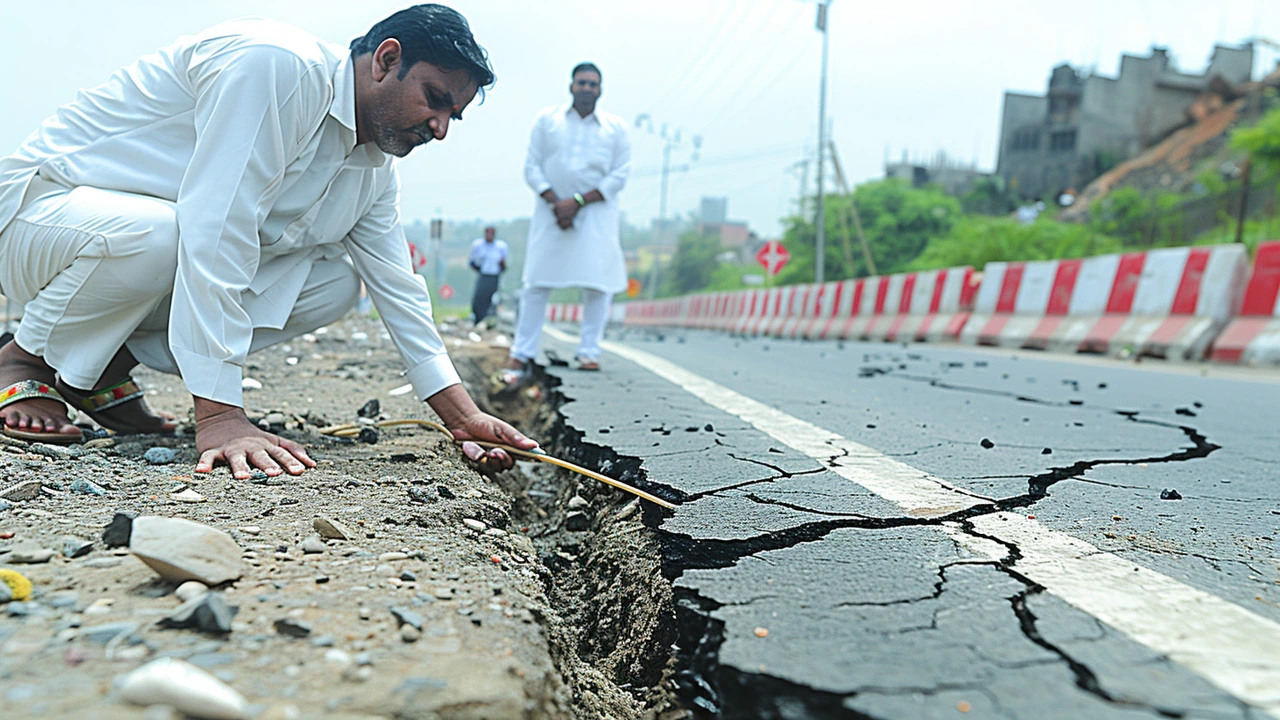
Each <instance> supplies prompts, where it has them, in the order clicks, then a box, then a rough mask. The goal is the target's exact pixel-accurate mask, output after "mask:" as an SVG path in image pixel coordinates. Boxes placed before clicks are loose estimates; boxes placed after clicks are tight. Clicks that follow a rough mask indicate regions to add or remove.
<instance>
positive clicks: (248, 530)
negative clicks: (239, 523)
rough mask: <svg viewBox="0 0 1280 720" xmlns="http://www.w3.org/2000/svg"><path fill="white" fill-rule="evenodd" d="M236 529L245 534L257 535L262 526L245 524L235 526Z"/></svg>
mask: <svg viewBox="0 0 1280 720" xmlns="http://www.w3.org/2000/svg"><path fill="white" fill-rule="evenodd" d="M236 531H237V532H242V533H244V534H245V535H257V534H259V533H261V532H262V528H260V527H258V526H257V525H245V526H244V527H238V528H236Z"/></svg>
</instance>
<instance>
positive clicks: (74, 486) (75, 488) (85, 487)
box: [70, 478, 107, 495]
mask: <svg viewBox="0 0 1280 720" xmlns="http://www.w3.org/2000/svg"><path fill="white" fill-rule="evenodd" d="M70 488H71V492H73V493H78V494H80V495H106V494H107V489H106V488H104V487H102V486H101V485H99V484H97V483H94V482H90V481H88V480H85V479H83V478H77V479H75V480H72V481H71V485H70Z"/></svg>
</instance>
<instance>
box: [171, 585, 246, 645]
mask: <svg viewBox="0 0 1280 720" xmlns="http://www.w3.org/2000/svg"><path fill="white" fill-rule="evenodd" d="M238 612H240V607H239V606H238V605H228V604H227V601H226V599H225V598H223V596H222V593H220V592H206V593H201V594H200V595H197V596H196V597H194V598H192V599H190V600H188V601H187V602H185V603H183V604H182V605H181V606H179V607H178V609H177V610H174V611H173V613H172V614H170V615H169V616H168V617H166V618H164V619H163V620H161V621H160V627H163V628H170V629H174V628H190V629H192V630H199V631H200V632H205V633H209V634H211V635H226V634H227V633H229V632H231V619H232V618H234V617H235V616H236V613H238Z"/></svg>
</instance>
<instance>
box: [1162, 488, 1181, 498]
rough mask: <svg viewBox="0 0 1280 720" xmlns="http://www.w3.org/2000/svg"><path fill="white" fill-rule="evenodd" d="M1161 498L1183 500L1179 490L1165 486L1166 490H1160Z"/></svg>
mask: <svg viewBox="0 0 1280 720" xmlns="http://www.w3.org/2000/svg"><path fill="white" fill-rule="evenodd" d="M1160 499H1161V500H1181V499H1182V493H1180V492H1178V491H1177V490H1174V489H1173V488H1165V489H1164V490H1161V491H1160Z"/></svg>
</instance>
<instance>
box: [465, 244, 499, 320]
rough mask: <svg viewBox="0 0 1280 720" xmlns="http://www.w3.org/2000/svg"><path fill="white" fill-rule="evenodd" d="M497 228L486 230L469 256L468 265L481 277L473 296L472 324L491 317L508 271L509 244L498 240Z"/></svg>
mask: <svg viewBox="0 0 1280 720" xmlns="http://www.w3.org/2000/svg"><path fill="white" fill-rule="evenodd" d="M497 237H498V230H497V228H495V227H493V226H492V225H490V226H489V227H487V228H485V229H484V237H482V238H476V239H475V240H474V241H472V243H471V253H470V254H469V255H468V256H467V264H468V265H470V266H471V269H472V270H475V271H476V272H477V273H479V274H480V275H479V276H478V277H477V278H476V289H475V292H474V293H473V294H472V295H471V322H473V323H477V324H478V323H480V322H483V321H484V319H485V318H487V317H489V309H490V308H491V307H492V306H493V296H494V294H495V293H497V292H498V281H499V280H500V279H501V278H502V273H503V271H504V270H506V269H507V242H506V241H505V240H498V239H497Z"/></svg>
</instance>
